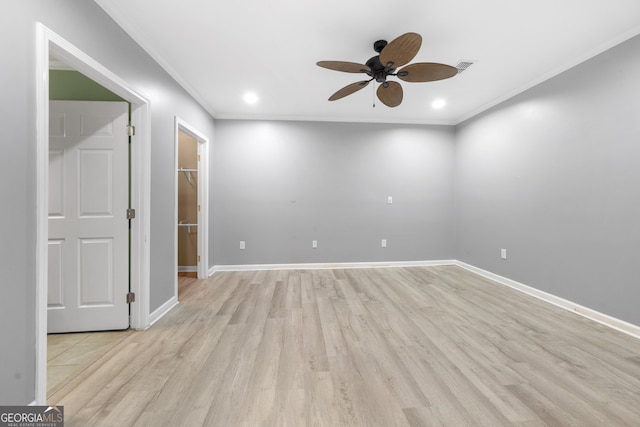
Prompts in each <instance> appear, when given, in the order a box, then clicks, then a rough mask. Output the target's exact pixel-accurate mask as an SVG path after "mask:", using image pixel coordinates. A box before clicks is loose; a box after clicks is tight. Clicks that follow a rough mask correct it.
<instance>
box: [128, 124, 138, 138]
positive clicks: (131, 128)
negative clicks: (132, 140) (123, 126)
mask: <svg viewBox="0 0 640 427" xmlns="http://www.w3.org/2000/svg"><path fill="white" fill-rule="evenodd" d="M135 134H136V127H135V126H133V125H127V136H135Z"/></svg>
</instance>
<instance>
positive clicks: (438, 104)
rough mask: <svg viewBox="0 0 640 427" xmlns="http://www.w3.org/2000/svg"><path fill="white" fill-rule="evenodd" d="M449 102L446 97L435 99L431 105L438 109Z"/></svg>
mask: <svg viewBox="0 0 640 427" xmlns="http://www.w3.org/2000/svg"><path fill="white" fill-rule="evenodd" d="M446 104H447V102H446V101H445V100H444V99H436V100H435V101H433V102H432V103H431V106H432V107H433V108H435V109H437V110H439V109H441V108H442V107H444V106H445V105H446Z"/></svg>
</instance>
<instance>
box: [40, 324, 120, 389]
mask: <svg viewBox="0 0 640 427" xmlns="http://www.w3.org/2000/svg"><path fill="white" fill-rule="evenodd" d="M130 333H131V330H124V331H107V332H80V333H69V334H49V335H47V394H49V395H50V394H53V393H55V392H56V391H57V390H59V389H60V388H61V387H62V386H64V385H65V384H67V383H68V382H69V381H71V380H72V379H73V378H75V377H76V376H77V375H79V374H80V373H81V372H82V371H84V370H85V369H86V368H87V367H89V366H90V365H91V364H92V363H94V362H95V361H97V360H98V359H100V357H102V356H103V355H104V354H105V353H106V352H107V351H109V349H111V348H112V347H114V346H115V345H116V344H117V343H118V342H120V340H122V339H123V338H124V337H126V336H127V335H128V334H130Z"/></svg>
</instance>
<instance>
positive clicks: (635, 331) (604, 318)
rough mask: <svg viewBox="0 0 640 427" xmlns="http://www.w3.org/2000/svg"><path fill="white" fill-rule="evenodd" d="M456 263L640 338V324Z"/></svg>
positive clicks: (490, 278)
mask: <svg viewBox="0 0 640 427" xmlns="http://www.w3.org/2000/svg"><path fill="white" fill-rule="evenodd" d="M456 265H458V266H459V267H462V268H464V269H465V270H469V271H471V272H472V273H476V274H478V275H480V276H483V277H485V278H487V279H489V280H493V281H494V282H497V283H500V284H501V285H505V286H508V287H510V288H512V289H515V290H517V291H520V292H523V293H525V294H527V295H530V296H532V297H535V298H538V299H540V300H542V301H545V302H548V303H549V304H553V305H555V306H557V307H560V308H563V309H565V310H568V311H571V312H573V313H576V314H579V315H580V316H583V317H586V318H588V319H591V320H593V321H595V322H598V323H600V324H603V325H605V326H608V327H610V328H613V329H615V330H617V331H620V332H623V333H625V334H628V335H631V336H632V337H635V338H638V339H640V326H637V325H634V324H632V323H628V322H625V321H624V320H620V319H616V318H615V317H611V316H609V315H607V314H604V313H600V312H599V311H596V310H593V309H591V308H588V307H584V306H582V305H580V304H576V303H574V302H571V301H569V300H566V299H564V298H560V297H558V296H555V295H553V294H550V293H547V292H544V291H541V290H539V289H536V288H532V287H531V286H527V285H525V284H522V283H520V282H516V281H515V280H511V279H508V278H506V277H503V276H500V275H498V274H495V273H491V272H490V271H486V270H483V269H481V268H478V267H474V266H472V265H469V264H466V263H464V262H461V261H456Z"/></svg>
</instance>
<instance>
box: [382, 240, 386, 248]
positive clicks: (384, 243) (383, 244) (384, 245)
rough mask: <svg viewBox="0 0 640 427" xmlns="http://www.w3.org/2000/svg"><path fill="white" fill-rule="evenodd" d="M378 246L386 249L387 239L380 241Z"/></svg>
mask: <svg viewBox="0 0 640 427" xmlns="http://www.w3.org/2000/svg"><path fill="white" fill-rule="evenodd" d="M380 246H381V247H383V248H386V247H387V239H382V241H381V242H380Z"/></svg>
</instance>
